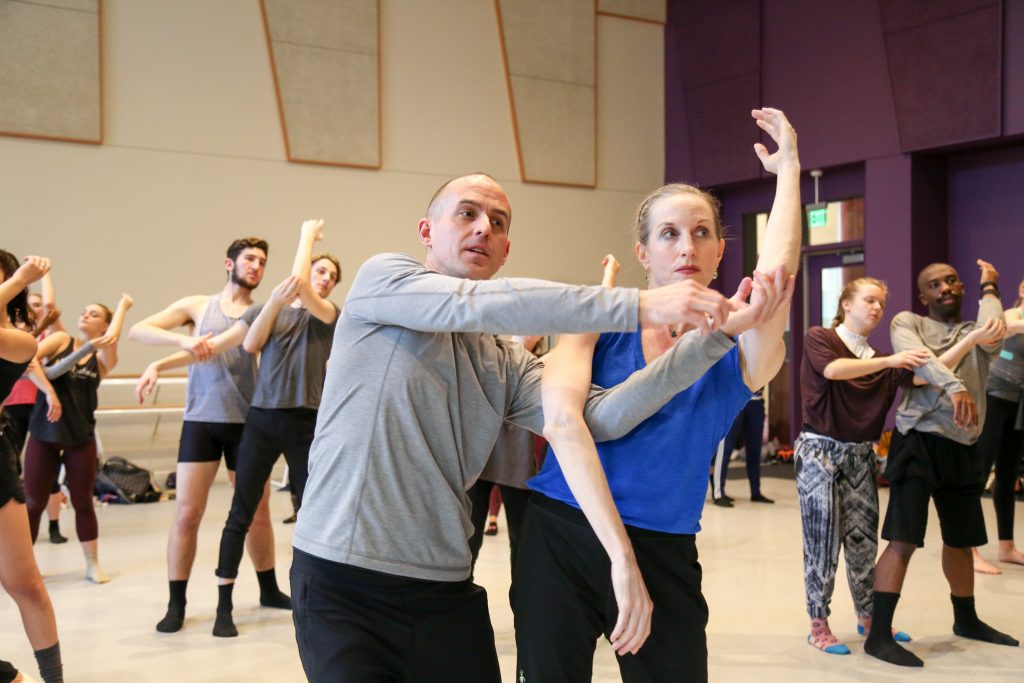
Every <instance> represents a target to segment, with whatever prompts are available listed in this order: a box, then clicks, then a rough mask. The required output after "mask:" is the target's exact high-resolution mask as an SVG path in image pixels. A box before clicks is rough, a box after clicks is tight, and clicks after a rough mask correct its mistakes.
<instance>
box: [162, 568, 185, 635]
mask: <svg viewBox="0 0 1024 683" xmlns="http://www.w3.org/2000/svg"><path fill="white" fill-rule="evenodd" d="M167 584H168V586H169V589H170V595H171V598H170V600H169V601H168V602H167V614H165V615H164V618H163V619H161V620H160V623H158V624H157V625H156V630H157V631H160V633H174V632H176V631H180V630H181V626H182V624H183V623H185V590H186V588H187V587H188V579H185V580H184V581H168V582H167Z"/></svg>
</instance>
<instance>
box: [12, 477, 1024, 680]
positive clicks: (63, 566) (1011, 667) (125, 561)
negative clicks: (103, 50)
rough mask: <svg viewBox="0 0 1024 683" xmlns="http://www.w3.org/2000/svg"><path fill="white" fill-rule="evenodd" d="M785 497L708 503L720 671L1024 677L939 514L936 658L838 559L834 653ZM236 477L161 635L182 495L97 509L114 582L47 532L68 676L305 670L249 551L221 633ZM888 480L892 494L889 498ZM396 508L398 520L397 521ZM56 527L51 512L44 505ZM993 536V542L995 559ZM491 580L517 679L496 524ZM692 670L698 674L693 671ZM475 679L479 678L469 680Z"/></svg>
mask: <svg viewBox="0 0 1024 683" xmlns="http://www.w3.org/2000/svg"><path fill="white" fill-rule="evenodd" d="M764 489H765V493H766V494H767V495H769V496H771V497H773V498H775V499H776V500H777V501H778V502H777V504H776V505H774V506H765V505H755V504H752V503H750V502H748V501H744V500H743V498H742V494H743V493H745V492H746V483H745V482H743V481H734V482H731V484H730V494H731V495H734V496H740V498H739V499H738V501H737V506H736V507H735V508H733V509H722V508H717V507H713V506H710V505H709V506H708V507H707V508H706V509H705V516H704V531H703V532H702V533H701V534H700V536H699V541H698V545H699V548H700V554H701V563H702V565H703V567H704V593H705V595H706V596H707V600H708V603H709V604H710V608H711V620H710V623H709V625H708V646H709V652H710V671H711V680H712V681H726V682H731V681H782V682H785V683H800V682H802V681H808V682H811V681H814V682H817V681H864V680H874V681H895V680H920V681H948V682H950V683H954V682H955V683H969V682H973V681H978V682H985V683H998V682H1001V681H1021V680H1024V650H1022V649H1011V648H1005V647H997V646H993V645H987V644H982V643H975V642H971V641H967V640H963V639H960V638H956V637H954V636H953V635H952V633H951V630H950V627H951V624H952V612H951V607H950V603H949V597H948V594H949V591H948V587H947V585H946V583H945V580H944V579H943V577H942V572H941V568H940V566H939V540H938V529H937V522H936V520H935V519H934V513H933V518H932V521H931V528H930V529H929V535H928V538H927V547H925V548H924V549H923V550H921V551H919V552H918V553H917V554H916V555H915V557H914V561H913V563H912V564H911V567H910V574H909V577H908V580H907V585H906V588H905V590H904V594H903V598H902V600H901V602H900V605H899V609H898V611H897V614H896V625H897V626H898V627H899V628H901V629H903V630H906V631H908V632H910V633H911V634H912V635H914V636H915V639H916V642H915V643H913V644H912V645H911V649H912V650H913V651H914V652H916V653H917V654H918V655H920V656H921V657H923V658H924V660H925V662H926V667H925V668H924V669H923V670H914V671H908V670H904V669H898V668H896V667H890V666H887V665H884V664H882V663H880V662H878V661H877V660H874V659H872V658H870V657H867V656H866V655H864V653H863V649H862V639H860V638H859V637H857V635H856V629H855V627H856V620H855V618H854V616H853V608H852V606H851V604H850V598H849V591H848V589H847V588H846V585H845V574H843V572H844V569H843V566H842V564H840V577H839V580H838V581H837V587H836V592H835V598H834V602H833V615H832V618H831V622H832V624H833V628H834V629H835V630H836V633H837V635H839V636H840V637H841V638H843V639H845V640H846V642H847V643H848V644H849V645H850V647H851V649H852V650H853V654H852V655H850V656H846V657H840V656H831V655H825V654H822V653H820V652H818V651H817V650H815V649H813V648H811V647H810V646H808V645H807V644H806V642H805V636H806V618H805V615H804V608H803V577H802V572H801V559H800V558H801V546H800V522H799V513H798V509H797V503H796V494H795V491H794V488H793V482H791V481H786V480H782V479H766V480H765V482H764ZM229 496H230V490H229V488H228V487H227V485H226V484H223V483H219V484H216V485H215V487H214V490H213V493H212V495H211V498H210V505H209V508H208V511H207V517H206V519H205V520H204V523H203V527H202V530H201V535H200V541H199V555H198V559H197V562H196V566H195V570H194V572H193V578H192V582H191V585H190V587H189V608H188V618H187V621H186V623H185V628H184V630H183V631H181V632H180V633H177V634H174V635H163V634H158V633H156V631H155V630H154V628H153V627H154V625H155V624H156V622H157V621H158V620H159V619H160V617H161V616H162V615H163V611H164V606H165V604H166V601H167V591H166V585H167V584H166V570H165V564H164V562H165V545H166V541H167V529H168V526H169V524H170V520H171V518H172V516H173V510H174V504H173V503H164V504H150V505H138V506H133V507H106V508H102V509H100V510H98V514H99V520H100V531H101V537H100V544H101V549H100V553H101V559H102V562H103V565H104V567H105V568H106V570H107V572H108V573H109V574H110V575H111V576H112V577H113V581H112V582H111V583H109V584H106V585H103V586H94V585H91V584H89V583H86V582H85V581H84V580H83V579H82V568H83V562H82V557H81V552H80V550H79V547H78V544H77V543H76V542H75V541H74V538H73V515H72V513H71V511H66V512H65V513H64V517H63V519H62V528H63V530H64V533H65V535H68V536H71V537H72V541H71V542H70V543H67V544H65V545H61V546H57V545H51V544H50V543H48V542H47V541H46V540H40V542H39V543H38V544H37V545H36V554H37V557H38V560H39V564H40V567H41V569H42V571H43V574H44V576H45V578H46V583H47V587H48V588H49V591H50V595H51V597H52V598H53V601H54V604H55V608H56V611H57V619H58V623H59V628H60V637H61V648H62V650H63V653H64V661H65V672H66V679H67V681H68V682H69V683H74V682H79V681H90V682H92V681H97V682H98V681H126V682H128V681H131V682H132V683H145V682H149V681H190V682H194V683H199V682H202V681H210V682H213V681H217V682H223V681H289V682H290V681H302V680H304V678H303V676H302V670H301V667H300V665H299V659H298V654H297V651H296V647H295V642H294V631H293V628H292V622H291V615H290V613H289V612H282V611H278V610H269V609H263V608H260V607H258V605H257V595H258V591H257V587H256V582H255V579H254V577H253V574H252V571H251V567H250V566H249V565H248V559H246V560H245V565H244V566H243V568H242V573H241V577H242V578H241V580H240V582H239V584H238V586H237V588H236V590H235V620H236V623H237V624H238V627H239V630H240V631H241V635H240V637H239V638H236V639H233V640H222V639H216V638H213V637H212V636H211V635H210V629H211V628H212V626H213V616H214V608H215V606H216V599H217V593H216V587H215V577H214V575H213V570H214V567H215V565H216V560H217V557H216V555H217V545H218V540H219V535H220V530H221V528H222V525H223V521H224V518H225V516H226V512H227V507H228V503H229ZM886 496H887V494H886V492H885V491H883V492H882V506H883V510H884V506H885V504H886V502H887V498H886ZM983 502H984V507H985V514H986V517H987V519H988V523H989V527H988V528H989V534H990V536H992V537H994V536H995V520H994V517H993V514H992V505H991V501H990V500H985V501H983ZM272 505H273V518H274V520H275V533H276V534H277V537H276V538H277V546H278V557H279V577H280V578H281V580H282V583H283V584H285V583H286V581H287V578H286V577H287V568H288V565H289V564H290V557H291V548H290V540H291V529H292V527H289V526H285V525H282V524H280V520H281V519H283V518H284V517H285V516H287V515H288V514H289V513H290V510H289V507H290V504H289V501H288V496H287V494H285V493H278V494H275V495H274V497H273V503H272ZM1022 518H1024V506H1018V512H1017V538H1018V539H1020V541H1022V542H1024V519H1022ZM396 523H398V520H396ZM44 529H45V518H44ZM994 553H995V550H994V543H990V544H989V546H988V547H987V548H985V549H984V554H985V555H986V556H988V557H990V558H993V559H994ZM1003 569H1004V574H1003V575H1002V576H997V577H979V578H978V581H977V589H976V593H977V596H978V605H979V613H980V614H981V616H982V618H983V619H985V620H987V621H988V622H989V623H991V624H992V625H994V626H996V627H997V628H999V629H1001V630H1004V631H1008V632H1010V633H1011V634H1013V635H1014V636H1015V637H1017V638H1019V639H1024V567H1017V566H1007V565H1003ZM477 579H478V582H479V583H481V584H482V585H484V586H485V587H486V588H487V590H488V592H489V595H490V603H491V617H492V620H493V622H494V627H495V632H496V634H497V645H498V653H499V657H500V659H501V666H502V674H503V680H504V681H506V683H510V682H514V681H516V677H515V675H514V672H515V639H514V635H513V630H512V614H511V610H510V609H509V607H508V600H507V595H508V582H509V568H508V546H507V536H506V535H505V534H504V531H503V530H502V532H501V533H499V535H498V536H496V537H489V538H486V539H485V543H484V547H483V551H482V554H481V559H480V563H479V565H478V570H477ZM0 624H2V628H0V658H3V659H9V660H12V661H13V662H15V663H16V664H17V665H18V666H20V667H21V668H22V669H24V670H25V671H26V672H27V673H30V674H31V675H33V676H35V674H36V670H35V668H34V666H35V665H34V660H33V658H32V652H31V649H30V648H29V646H28V642H27V640H26V639H25V637H24V634H23V632H22V630H21V627H20V621H19V619H18V614H17V610H16V608H15V607H14V603H13V602H11V600H10V599H9V598H8V597H7V596H6V595H5V594H0ZM594 680H595V681H602V682H604V681H618V680H619V676H618V671H617V667H616V665H615V660H614V656H613V655H612V653H611V651H610V649H609V648H608V647H607V644H605V643H601V644H599V646H598V648H597V654H596V657H595V668H594ZM680 680H685V677H684V676H682V675H681V676H680ZM458 683H471V682H458Z"/></svg>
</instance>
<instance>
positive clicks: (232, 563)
mask: <svg viewBox="0 0 1024 683" xmlns="http://www.w3.org/2000/svg"><path fill="white" fill-rule="evenodd" d="M315 428H316V411H315V410H313V409H312V408H256V407H252V408H249V413H248V415H246V417H245V429H244V430H243V431H242V442H241V444H239V446H238V464H237V469H236V470H235V494H234V495H233V496H232V497H231V511H230V512H229V513H228V521H227V523H226V524H225V525H224V531H223V532H222V533H221V536H220V560H219V561H218V563H217V576H219V577H221V578H222V579H234V578H237V577H238V565H239V564H241V562H242V553H243V552H244V551H245V535H246V534H247V533H249V527H250V526H252V520H253V518H254V517H255V516H256V508H257V507H258V506H259V504H260V499H261V498H262V497H263V488H264V486H266V483H267V480H268V479H270V472H271V470H273V469H274V463H275V462H277V458H278V456H279V455H281V454H282V453H284V458H285V460H286V461H287V462H288V478H289V479H290V480H291V481H292V482H294V484H295V495H296V496H297V497H298V499H299V500H300V501H301V500H302V492H303V490H304V489H305V487H306V477H307V476H308V475H309V447H310V445H312V443H313V431H314V429H315Z"/></svg>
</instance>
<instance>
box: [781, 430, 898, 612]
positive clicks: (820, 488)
mask: <svg viewBox="0 0 1024 683" xmlns="http://www.w3.org/2000/svg"><path fill="white" fill-rule="evenodd" d="M794 463H795V467H796V486H797V492H798V494H799V497H800V516H801V518H802V522H803V535H804V586H805V588H806V591H807V613H808V614H809V615H810V616H811V618H812V619H823V618H827V617H828V615H829V603H830V602H831V600H832V590H833V588H835V582H836V568H837V567H838V566H839V546H840V545H842V546H843V547H844V548H845V549H846V576H847V579H848V580H849V582H850V593H851V594H852V595H853V604H854V609H855V610H856V612H857V616H858V617H869V616H871V603H872V594H873V590H874V582H875V558H876V556H877V554H878V490H877V489H876V487H875V472H876V470H877V466H876V464H875V454H874V452H873V450H872V447H871V444H870V443H867V442H864V443H849V442H845V441H837V440H835V439H831V438H829V437H826V436H821V435H818V434H813V433H810V432H801V433H800V436H799V437H797V440H796V455H795V456H794Z"/></svg>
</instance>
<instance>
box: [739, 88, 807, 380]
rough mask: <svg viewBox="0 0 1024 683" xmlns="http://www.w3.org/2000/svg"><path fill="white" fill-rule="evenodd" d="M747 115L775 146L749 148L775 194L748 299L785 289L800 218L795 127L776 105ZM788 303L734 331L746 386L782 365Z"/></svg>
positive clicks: (790, 279) (790, 285) (790, 274)
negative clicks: (773, 178)
mask: <svg viewBox="0 0 1024 683" xmlns="http://www.w3.org/2000/svg"><path fill="white" fill-rule="evenodd" d="M751 116H753V117H754V120H755V121H756V122H757V125H758V126H759V127H760V128H761V129H762V130H764V131H765V132H766V133H768V135H769V136H771V139H772V140H773V141H774V142H775V144H776V145H778V149H777V150H776V151H775V152H774V153H773V154H769V153H768V150H767V148H766V147H765V146H764V145H762V144H761V143H757V144H755V145H754V152H755V153H756V154H757V157H758V158H759V159H760V160H761V163H762V164H763V165H764V168H765V170H766V171H768V172H769V173H773V174H775V176H776V177H777V180H776V183H775V200H774V202H773V203H772V209H771V213H770V214H769V215H768V225H767V227H766V230H765V236H764V240H762V245H761V253H760V254H759V255H758V259H757V269H756V270H755V272H754V284H755V287H754V292H753V294H752V297H754V298H752V302H753V300H754V299H756V298H757V297H758V296H761V295H762V288H767V289H769V290H772V289H774V290H776V291H787V290H788V291H789V292H790V296H791V293H792V288H793V277H794V276H795V274H796V271H797V265H798V263H799V260H800V240H801V237H802V226H803V222H802V220H801V217H800V211H801V205H800V157H799V153H798V151H797V139H796V131H794V130H793V126H791V125H790V123H789V120H788V119H786V116H785V114H783V113H782V112H781V111H779V110H778V109H769V108H767V107H766V108H764V109H755V110H754V111H752V112H751ZM789 308H790V307H789V303H788V298H787V301H786V303H784V304H783V305H782V306H780V307H779V308H778V309H777V310H776V311H774V312H773V313H772V315H771V317H770V318H769V319H768V320H767V321H765V322H764V323H762V324H760V325H758V326H757V327H755V328H753V329H751V330H749V331H747V332H744V333H743V334H742V335H740V342H739V343H740V368H741V369H742V371H743V379H744V382H745V383H746V385H747V387H748V388H750V389H751V390H753V391H756V390H757V389H760V388H761V387H763V386H764V385H765V384H767V383H768V381H769V380H771V378H772V377H774V376H775V374H776V373H777V372H778V371H779V368H781V367H782V362H783V361H784V360H785V357H786V346H785V343H784V341H783V333H784V332H785V330H786V322H787V321H788V320H789Z"/></svg>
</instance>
